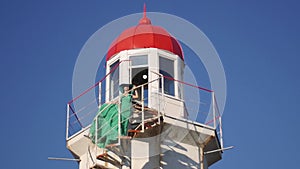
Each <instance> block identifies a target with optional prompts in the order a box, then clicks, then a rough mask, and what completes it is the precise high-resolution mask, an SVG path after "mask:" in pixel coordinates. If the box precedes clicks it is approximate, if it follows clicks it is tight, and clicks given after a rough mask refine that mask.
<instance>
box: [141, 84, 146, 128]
mask: <svg viewBox="0 0 300 169" xmlns="http://www.w3.org/2000/svg"><path fill="white" fill-rule="evenodd" d="M141 97H142V132H144V130H145V113H144V106H145V105H144V104H145V99H144V85H142V96H141Z"/></svg>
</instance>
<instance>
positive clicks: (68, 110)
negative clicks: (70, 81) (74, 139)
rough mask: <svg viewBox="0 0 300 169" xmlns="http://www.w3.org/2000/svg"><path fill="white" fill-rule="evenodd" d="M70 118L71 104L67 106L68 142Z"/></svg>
mask: <svg viewBox="0 0 300 169" xmlns="http://www.w3.org/2000/svg"><path fill="white" fill-rule="evenodd" d="M69 118H70V104H69V103H68V104H67V121H66V140H68V138H69Z"/></svg>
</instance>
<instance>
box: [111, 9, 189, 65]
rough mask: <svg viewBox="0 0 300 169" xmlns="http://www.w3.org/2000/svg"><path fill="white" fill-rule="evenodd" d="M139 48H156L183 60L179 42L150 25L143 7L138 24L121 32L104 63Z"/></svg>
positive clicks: (157, 27) (159, 28) (163, 30)
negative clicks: (124, 52)
mask: <svg viewBox="0 0 300 169" xmlns="http://www.w3.org/2000/svg"><path fill="white" fill-rule="evenodd" d="M139 48H158V49H162V50H166V51H169V52H172V53H174V54H176V55H178V56H179V57H180V58H181V59H182V60H184V57H183V52H182V48H181V46H180V44H179V42H178V41H177V40H176V39H175V38H174V37H173V36H172V35H170V34H169V33H168V32H167V31H166V30H165V29H164V28H162V27H160V26H154V25H152V24H151V20H150V19H149V18H147V16H146V7H145V6H144V16H143V18H142V19H141V20H140V21H139V24H138V25H137V26H133V27H130V28H128V29H126V30H125V31H123V32H122V33H121V34H120V36H119V37H118V38H116V39H115V40H114V42H113V43H112V44H111V45H110V47H109V49H108V52H107V54H106V61H108V60H109V59H110V58H112V57H113V56H114V55H115V54H117V53H119V52H121V51H123V50H130V49H139Z"/></svg>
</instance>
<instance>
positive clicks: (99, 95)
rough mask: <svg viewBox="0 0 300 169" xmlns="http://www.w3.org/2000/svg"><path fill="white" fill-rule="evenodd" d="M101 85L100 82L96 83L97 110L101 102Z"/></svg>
mask: <svg viewBox="0 0 300 169" xmlns="http://www.w3.org/2000/svg"><path fill="white" fill-rule="evenodd" d="M101 84H102V83H101V82H99V83H98V107H99V108H100V106H101V102H102V100H101V93H102V88H101V87H102V86H101Z"/></svg>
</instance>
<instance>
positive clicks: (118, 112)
mask: <svg viewBox="0 0 300 169" xmlns="http://www.w3.org/2000/svg"><path fill="white" fill-rule="evenodd" d="M184 70H185V57H184V52H183V49H182V47H181V45H180V43H179V41H178V40H177V39H176V38H175V37H174V36H172V35H171V34H170V33H169V32H168V31H167V30H165V29H164V28H162V27H160V26H156V25H154V23H152V22H151V20H150V19H149V18H148V17H147V15H146V8H145V7H144V13H143V16H142V18H141V19H140V20H139V21H137V25H135V26H133V27H130V28H128V29H126V30H124V31H123V32H122V33H121V34H120V35H119V36H118V37H117V38H116V39H115V40H114V41H113V42H112V43H111V45H110V47H109V49H108V52H107V54H106V70H105V71H106V75H105V76H104V77H103V78H102V79H101V80H100V81H99V82H97V83H96V84H95V85H94V86H92V87H90V88H88V89H87V90H86V91H84V92H83V93H82V94H81V95H79V96H78V97H76V98H74V99H73V100H71V101H69V102H68V104H67V125H66V128H67V129H66V131H67V132H66V143H67V148H68V149H69V150H70V152H71V153H72V154H73V156H74V157H75V158H76V159H77V160H78V163H79V169H93V168H94V169H97V168H132V169H139V168H145V169H148V168H149V169H153V168H170V169H171V168H200V169H207V168H208V167H209V166H211V165H212V164H214V163H216V162H217V161H219V160H220V159H221V158H222V150H223V141H222V123H221V116H220V114H219V113H218V107H217V103H216V96H215V93H214V91H212V90H209V89H205V88H202V87H199V86H197V85H195V84H189V83H187V82H184ZM186 87H189V88H193V90H194V91H196V93H197V94H199V93H201V92H204V93H206V95H209V100H210V104H209V106H207V107H208V109H207V114H206V116H207V117H209V120H206V121H202V122H201V121H200V122H199V121H197V120H191V119H189V114H190V113H191V112H190V111H191V108H190V107H191V104H190V103H188V101H187V99H186V94H187V93H186V92H185V89H186ZM95 93H97V94H96V95H97V98H96V99H94V100H89V101H85V102H84V103H82V104H81V105H80V104H76V103H77V102H80V100H84V99H85V96H86V95H89V94H95ZM197 94H195V95H196V96H198V95H197ZM92 103H97V107H96V108H95V107H92V106H91V105H92ZM195 104H196V103H195ZM198 104H200V103H198ZM76 105H77V106H76ZM78 105H80V106H78ZM196 107H197V108H195V110H194V111H200V110H201V108H202V106H199V105H198V106H196ZM200 115H201V114H200ZM202 115H203V116H205V115H204V114H202Z"/></svg>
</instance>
